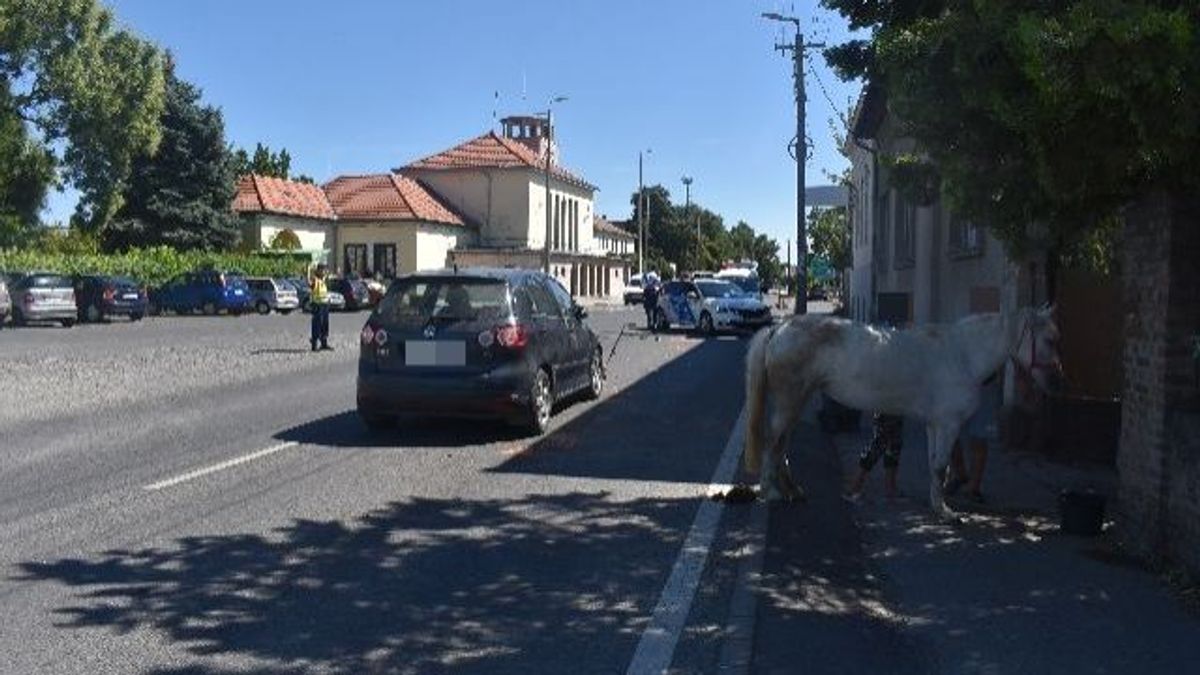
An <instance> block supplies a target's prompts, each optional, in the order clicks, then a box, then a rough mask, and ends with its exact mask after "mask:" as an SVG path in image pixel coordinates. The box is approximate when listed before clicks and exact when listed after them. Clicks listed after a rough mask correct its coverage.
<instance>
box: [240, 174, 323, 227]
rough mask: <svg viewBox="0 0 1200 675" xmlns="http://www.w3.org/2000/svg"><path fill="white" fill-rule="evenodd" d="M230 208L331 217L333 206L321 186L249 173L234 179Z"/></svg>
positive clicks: (244, 210) (250, 211) (253, 211)
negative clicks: (234, 190) (235, 180)
mask: <svg viewBox="0 0 1200 675" xmlns="http://www.w3.org/2000/svg"><path fill="white" fill-rule="evenodd" d="M233 210H234V211H236V212H238V213H278V214H282V215H288V216H303V217H305V218H322V219H326V220H333V219H334V217H335V216H334V213H333V207H331V206H330V205H329V200H328V199H326V198H325V193H324V192H322V191H321V188H319V187H317V186H316V185H312V184H310V183H299V182H297V181H293V180H286V179H283V178H273V177H270V176H259V175H256V174H250V175H248V176H242V178H241V179H240V180H238V185H237V194H235V195H234V198H233Z"/></svg>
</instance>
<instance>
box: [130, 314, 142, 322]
mask: <svg viewBox="0 0 1200 675" xmlns="http://www.w3.org/2000/svg"><path fill="white" fill-rule="evenodd" d="M129 320H130V321H141V320H142V314H141V313H140V312H134V313H133V314H130V315H129Z"/></svg>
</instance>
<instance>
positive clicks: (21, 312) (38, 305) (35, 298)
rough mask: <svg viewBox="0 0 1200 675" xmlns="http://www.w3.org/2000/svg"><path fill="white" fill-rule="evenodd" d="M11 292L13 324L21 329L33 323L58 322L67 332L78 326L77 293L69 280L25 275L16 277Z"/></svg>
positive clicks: (53, 275) (34, 274) (46, 275)
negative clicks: (67, 329)
mask: <svg viewBox="0 0 1200 675" xmlns="http://www.w3.org/2000/svg"><path fill="white" fill-rule="evenodd" d="M8 292H9V295H10V296H11V298H12V314H13V323H15V324H17V325H18V326H23V325H25V324H26V323H28V322H30V321H57V322H58V323H61V324H62V325H63V326H65V327H67V328H70V327H71V326H74V325H75V321H76V318H77V311H78V310H77V309H76V307H75V289H74V287H73V286H72V285H71V279H70V278H68V277H65V276H63V275H61V274H51V273H46V272H31V273H29V274H22V275H19V276H17V277H15V280H14V281H13V283H12V285H10V286H9V291H8Z"/></svg>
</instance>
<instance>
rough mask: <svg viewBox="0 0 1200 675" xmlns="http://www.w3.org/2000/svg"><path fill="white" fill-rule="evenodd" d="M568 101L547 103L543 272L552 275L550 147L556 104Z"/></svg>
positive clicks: (558, 98)
mask: <svg viewBox="0 0 1200 675" xmlns="http://www.w3.org/2000/svg"><path fill="white" fill-rule="evenodd" d="M565 100H567V97H566V96H555V97H554V98H552V99H550V101H549V102H548V103H546V244H545V246H543V247H542V271H543V272H545V273H546V274H550V236H551V234H552V233H553V228H554V225H553V223H552V222H551V217H552V216H551V214H550V147H551V145H552V144H553V143H554V104H555V103H562V102H563V101H565Z"/></svg>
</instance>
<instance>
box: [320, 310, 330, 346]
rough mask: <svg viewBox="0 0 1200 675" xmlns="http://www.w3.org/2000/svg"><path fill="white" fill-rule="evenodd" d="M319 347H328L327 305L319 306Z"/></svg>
mask: <svg viewBox="0 0 1200 675" xmlns="http://www.w3.org/2000/svg"><path fill="white" fill-rule="evenodd" d="M321 349H329V305H325V306H323V307H322V308H321Z"/></svg>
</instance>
